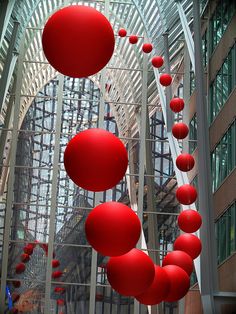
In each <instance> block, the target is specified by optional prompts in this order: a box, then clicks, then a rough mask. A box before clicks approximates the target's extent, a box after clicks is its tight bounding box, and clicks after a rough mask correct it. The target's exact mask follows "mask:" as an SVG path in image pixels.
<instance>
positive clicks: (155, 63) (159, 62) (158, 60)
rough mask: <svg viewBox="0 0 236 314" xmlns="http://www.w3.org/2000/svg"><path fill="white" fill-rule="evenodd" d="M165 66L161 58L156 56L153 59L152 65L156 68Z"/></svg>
mask: <svg viewBox="0 0 236 314" xmlns="http://www.w3.org/2000/svg"><path fill="white" fill-rule="evenodd" d="M163 64H164V60H163V58H162V57H161V56H156V57H153V58H152V65H153V66H154V68H160V67H162V66H163Z"/></svg>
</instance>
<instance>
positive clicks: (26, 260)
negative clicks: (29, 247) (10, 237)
mask: <svg viewBox="0 0 236 314" xmlns="http://www.w3.org/2000/svg"><path fill="white" fill-rule="evenodd" d="M20 259H21V261H22V263H27V262H28V261H29V260H30V256H29V254H26V253H23V254H21V256H20Z"/></svg>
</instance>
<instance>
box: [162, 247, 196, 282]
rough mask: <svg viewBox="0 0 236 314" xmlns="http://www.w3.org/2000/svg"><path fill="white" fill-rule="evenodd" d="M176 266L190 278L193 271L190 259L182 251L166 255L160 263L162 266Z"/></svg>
mask: <svg viewBox="0 0 236 314" xmlns="http://www.w3.org/2000/svg"><path fill="white" fill-rule="evenodd" d="M166 265H176V266H179V267H181V268H182V269H183V270H185V271H186V273H187V274H188V275H189V276H190V275H191V273H192V271H193V260H192V258H191V257H190V256H189V255H188V254H187V253H185V252H183V251H173V252H170V253H168V254H167V255H166V256H165V257H164V259H163V262H162V266H166Z"/></svg>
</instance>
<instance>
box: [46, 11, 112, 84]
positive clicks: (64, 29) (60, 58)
mask: <svg viewBox="0 0 236 314" xmlns="http://www.w3.org/2000/svg"><path fill="white" fill-rule="evenodd" d="M42 44H43V51H44V54H45V56H46V58H47V60H48V62H49V63H50V64H51V65H52V66H53V67H54V68H55V69H56V70H57V71H59V72H60V73H62V74H64V75H68V76H71V77H80V78H81V77H87V76H89V75H93V74H95V73H97V72H99V71H100V70H101V69H103V68H104V67H105V65H106V64H107V63H108V61H109V60H110V59H111V57H112V54H113V51H114V47H115V37H114V32H113V29H112V27H111V24H110V22H109V21H108V20H107V18H106V17H105V16H104V15H103V14H102V13H100V12H99V11H97V10H95V9H94V8H92V7H89V6H83V5H71V6H68V7H65V8H62V9H60V10H58V11H57V12H55V13H54V14H53V15H52V16H51V17H50V18H49V19H48V21H47V23H46V25H45V27H44V30H43V35H42Z"/></svg>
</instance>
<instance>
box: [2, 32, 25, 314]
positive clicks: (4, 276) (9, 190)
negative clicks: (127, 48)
mask: <svg viewBox="0 0 236 314" xmlns="http://www.w3.org/2000/svg"><path fill="white" fill-rule="evenodd" d="M24 39H25V38H24V36H23V38H22V41H21V45H20V51H19V58H18V70H17V78H16V95H15V103H14V117H13V130H12V141H11V153H10V167H9V177H8V185H7V202H6V214H5V224H4V235H3V239H4V242H3V253H2V274H1V290H0V314H3V313H4V309H5V291H6V280H7V268H8V255H9V240H10V233H11V220H12V213H13V211H12V206H13V200H14V180H15V163H16V149H17V140H18V127H19V116H20V105H21V97H20V95H21V86H22V72H23V59H24V52H25V47H24Z"/></svg>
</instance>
